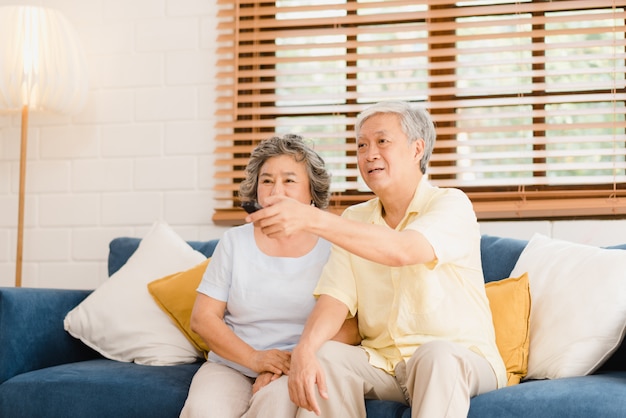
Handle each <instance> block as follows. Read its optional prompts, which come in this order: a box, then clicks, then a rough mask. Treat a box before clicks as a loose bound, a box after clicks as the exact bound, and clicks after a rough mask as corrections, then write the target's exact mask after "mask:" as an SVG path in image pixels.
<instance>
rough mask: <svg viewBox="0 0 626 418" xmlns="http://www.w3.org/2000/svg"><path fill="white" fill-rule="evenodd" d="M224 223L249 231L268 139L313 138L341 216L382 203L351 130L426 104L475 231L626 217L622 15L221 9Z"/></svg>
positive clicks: (303, 1) (307, 6)
mask: <svg viewBox="0 0 626 418" xmlns="http://www.w3.org/2000/svg"><path fill="white" fill-rule="evenodd" d="M218 6H219V12H218V13H219V15H218V17H219V19H218V21H219V23H218V49H217V51H218V75H217V77H218V80H219V87H218V99H217V100H218V110H217V117H218V122H217V126H216V132H217V134H216V143H217V146H216V149H215V152H216V154H217V170H216V188H217V199H218V203H217V205H216V206H217V208H216V211H215V214H214V217H213V219H214V221H215V222H216V223H218V224H235V223H239V222H241V220H242V219H243V217H244V212H243V211H242V210H241V209H239V201H238V197H237V189H238V187H239V186H238V183H239V182H240V181H241V179H242V178H243V175H244V172H243V170H244V168H245V165H246V163H247V160H248V157H249V154H250V151H251V150H252V149H253V148H254V146H255V145H256V144H257V143H258V142H259V141H260V140H262V139H265V138H267V137H269V136H272V135H282V134H284V133H288V132H292V133H298V134H300V135H303V136H304V137H305V138H307V139H308V140H310V142H311V144H312V145H313V147H314V148H315V149H316V150H317V151H318V152H319V153H320V154H321V155H322V156H323V157H324V159H325V161H326V163H327V166H328V168H329V170H330V171H331V173H332V176H333V183H332V192H333V194H332V199H331V210H334V211H337V212H339V211H341V210H343V208H345V206H347V205H349V204H353V203H357V202H360V201H363V200H366V199H369V198H371V197H372V194H371V192H370V191H369V190H368V188H367V186H366V185H365V184H364V183H363V182H362V181H361V179H360V177H359V175H358V169H357V167H356V156H355V144H354V132H353V127H354V121H355V117H356V115H357V114H358V113H359V112H360V111H361V110H362V109H364V108H365V107H366V106H367V105H369V104H371V103H374V102H377V101H381V100H390V99H400V100H407V101H411V102H415V103H418V104H422V105H423V106H424V107H426V108H427V109H428V110H429V111H430V113H431V114H432V116H433V119H434V121H435V124H436V126H437V141H436V145H435V151H434V153H433V157H432V159H431V163H430V167H429V170H428V175H429V178H430V180H431V182H432V183H433V184H436V185H440V186H450V187H458V188H460V189H462V190H464V191H465V192H466V193H467V194H468V195H469V196H470V198H471V199H472V201H473V203H474V207H475V210H476V212H477V215H478V217H479V219H512V218H525V219H528V218H553V217H578V216H616V215H617V216H621V215H624V214H626V202H625V199H626V187H624V185H625V180H626V135H625V133H626V106H625V102H626V89H625V77H624V72H625V68H626V65H625V63H626V40H625V29H624V28H625V26H624V24H625V20H626V12H625V6H626V4H625V2H624V1H617V0H569V1H568V0H560V1H559V0H553V1H530V0H528V1H507V0H494V1H489V0H468V1H459V2H453V1H451V0H424V1H414V0H387V1H383V0H276V1H254V0H239V1H234V2H233V1H232V0H218Z"/></svg>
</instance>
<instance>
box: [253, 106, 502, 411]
mask: <svg viewBox="0 0 626 418" xmlns="http://www.w3.org/2000/svg"><path fill="white" fill-rule="evenodd" d="M356 139H357V160H358V166H359V171H360V173H361V176H362V177H363V179H364V180H365V182H366V183H367V185H368V186H369V187H370V189H371V190H372V191H373V192H374V193H375V194H376V198H374V199H372V200H370V201H368V202H365V203H362V204H358V205H355V206H352V207H350V208H348V209H347V210H346V211H345V212H344V214H343V215H342V216H341V217H339V216H336V215H333V214H332V213H330V212H326V211H322V210H319V209H317V208H315V207H313V206H309V205H304V204H302V203H299V202H296V201H294V200H292V199H288V198H284V197H281V196H277V197H275V198H270V199H268V200H266V206H267V207H266V208H265V209H263V210H261V211H258V212H256V213H254V214H252V215H249V216H248V218H247V220H248V221H249V222H254V223H255V225H257V226H258V227H260V228H261V230H262V231H263V233H264V234H266V235H267V236H269V237H282V236H289V235H291V234H293V233H295V232H298V231H303V230H304V231H308V232H312V233H314V234H316V235H318V236H320V237H323V238H325V239H327V240H328V241H330V242H331V243H332V244H333V247H332V252H331V256H330V258H329V260H328V263H327V264H326V266H325V268H324V270H323V272H322V275H321V278H320V280H319V282H318V284H317V287H316V289H315V295H316V296H318V301H317V303H316V306H315V308H314V309H313V312H312V313H311V315H310V316H309V319H308V320H307V323H306V326H305V329H304V333H303V335H302V337H301V339H300V341H299V343H298V345H297V346H296V347H295V349H294V351H293V353H292V357H291V368H290V373H289V379H288V388H289V394H290V398H291V400H292V401H293V402H294V403H295V404H296V405H298V406H299V407H300V409H299V411H298V415H297V416H298V417H306V416H309V415H313V414H316V415H322V416H324V417H331V418H335V417H365V402H364V398H367V399H386V400H394V401H399V402H403V403H405V404H408V405H411V407H412V408H411V409H412V417H413V418H415V417H427V418H433V417H435V418H440V417H466V416H467V413H468V411H469V403H470V398H471V397H472V396H476V395H478V394H481V393H484V392H487V391H491V390H494V389H496V388H499V387H503V386H505V385H506V370H505V366H504V363H503V361H502V359H501V357H500V355H499V353H498V349H497V346H496V341H495V333H494V329H493V323H492V319H491V312H490V310H489V303H488V300H487V297H486V294H485V289H484V280H483V276H482V267H481V259H480V231H479V227H478V223H477V221H476V216H475V213H474V211H473V208H472V205H471V202H470V201H469V199H468V198H467V196H466V195H465V194H464V193H462V192H461V191H460V190H457V189H451V188H447V189H445V188H438V187H434V186H432V185H431V184H430V183H429V182H428V181H427V179H426V175H425V174H426V168H427V165H428V160H429V158H430V156H431V153H432V150H433V147H434V142H435V129H434V125H433V123H432V120H431V118H430V116H429V114H428V113H427V112H426V111H425V110H423V109H420V108H417V107H414V106H412V105H410V104H409V103H405V102H382V103H378V104H376V105H373V106H371V107H370V108H368V109H366V110H365V111H363V112H362V113H361V115H359V118H358V119H357V123H356ZM357 315H358V326H359V332H360V334H361V337H362V342H361V344H360V345H358V346H350V345H346V344H341V343H337V342H333V341H330V339H331V338H332V337H333V336H334V335H335V334H336V333H337V331H338V330H339V329H340V328H341V325H342V324H343V322H344V320H345V319H346V317H353V316H357Z"/></svg>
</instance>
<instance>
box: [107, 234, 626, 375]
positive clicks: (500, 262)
mask: <svg viewBox="0 0 626 418" xmlns="http://www.w3.org/2000/svg"><path fill="white" fill-rule="evenodd" d="M140 242H141V239H140V238H132V237H120V238H115V239H113V240H112V241H111V243H110V244H109V259H108V269H109V276H110V275H112V274H113V273H115V272H116V271H117V270H119V269H120V268H121V267H122V266H123V265H124V264H125V263H126V261H127V260H128V259H129V258H130V256H131V255H133V253H134V252H135V250H137V247H138V246H139V243H140ZM188 243H189V245H191V247H192V248H194V249H195V250H197V251H200V252H201V253H202V254H204V255H205V256H206V257H211V256H212V255H213V251H214V250H215V247H216V245H217V243H218V240H217V239H214V240H210V241H188ZM527 244H528V241H526V240H520V239H514V238H504V237H497V236H491V235H483V236H482V237H481V241H480V250H481V262H482V267H483V274H484V276H485V282H486V283H488V282H492V281H495V280H502V279H505V278H507V277H509V276H510V274H511V272H512V271H513V268H514V267H515V264H516V263H517V259H518V258H519V256H520V255H521V253H522V251H524V248H525V247H526V245H527ZM607 248H616V249H622V250H626V244H622V245H615V246H611V247H607ZM608 370H626V339H625V341H623V342H622V344H621V346H620V347H619V348H618V349H617V350H616V352H615V353H613V355H612V356H611V357H610V358H609V359H608V360H607V361H606V362H605V363H604V364H603V365H602V367H601V368H600V369H599V370H598V371H597V372H596V373H601V372H604V371H608Z"/></svg>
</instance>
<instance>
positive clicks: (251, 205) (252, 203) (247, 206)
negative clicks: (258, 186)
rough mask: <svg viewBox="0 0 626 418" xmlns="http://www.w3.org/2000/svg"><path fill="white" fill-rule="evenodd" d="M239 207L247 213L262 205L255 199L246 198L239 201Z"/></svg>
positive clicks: (261, 207) (260, 207)
mask: <svg viewBox="0 0 626 418" xmlns="http://www.w3.org/2000/svg"><path fill="white" fill-rule="evenodd" d="M241 207H242V208H243V210H245V211H246V212H248V213H254V212H256V211H257V210H259V209H263V206H261V205H259V203H258V202H257V201H256V200H248V201H246V202H242V203H241Z"/></svg>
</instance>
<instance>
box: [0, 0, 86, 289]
mask: <svg viewBox="0 0 626 418" xmlns="http://www.w3.org/2000/svg"><path fill="white" fill-rule="evenodd" d="M86 95H87V71H86V63H85V57H84V53H83V52H82V50H81V48H80V46H79V43H78V41H77V36H76V34H75V32H74V30H73V28H72V27H71V25H70V24H69V22H68V21H67V19H65V17H64V16H63V15H62V14H61V13H59V12H58V11H56V10H53V9H48V8H44V7H34V6H4V7H0V109H6V110H16V111H21V112H22V114H21V135H20V136H21V139H20V169H19V196H18V221H17V251H16V260H15V286H16V287H20V286H21V285H22V261H23V260H22V259H23V248H24V203H25V188H26V151H27V148H28V116H29V112H30V111H31V110H32V111H40V110H42V111H53V112H59V113H66V114H72V113H76V112H78V111H79V110H80V109H81V108H82V107H83V105H84V103H85V99H86Z"/></svg>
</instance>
